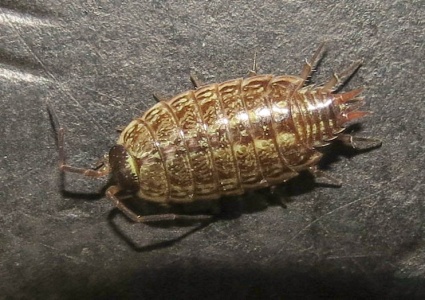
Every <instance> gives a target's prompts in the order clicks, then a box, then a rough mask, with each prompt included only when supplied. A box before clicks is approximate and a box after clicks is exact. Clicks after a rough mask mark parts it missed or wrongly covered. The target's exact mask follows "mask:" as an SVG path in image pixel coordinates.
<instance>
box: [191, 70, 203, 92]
mask: <svg viewBox="0 0 425 300" xmlns="http://www.w3.org/2000/svg"><path fill="white" fill-rule="evenodd" d="M190 81H191V82H192V84H193V87H194V88H195V90H197V89H198V88H199V87H200V86H203V85H205V83H203V82H202V81H201V80H199V78H198V76H196V75H195V74H193V73H191V74H190Z"/></svg>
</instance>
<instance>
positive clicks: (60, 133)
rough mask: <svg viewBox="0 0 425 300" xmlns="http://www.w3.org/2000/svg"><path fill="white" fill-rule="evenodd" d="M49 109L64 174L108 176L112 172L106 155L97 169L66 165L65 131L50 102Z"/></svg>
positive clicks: (60, 165)
mask: <svg viewBox="0 0 425 300" xmlns="http://www.w3.org/2000/svg"><path fill="white" fill-rule="evenodd" d="M47 109H48V111H49V115H50V118H51V120H52V122H53V126H54V129H55V131H56V130H57V144H58V151H59V169H60V170H61V171H63V172H70V173H78V174H83V175H84V176H89V177H95V178H97V177H102V176H105V175H108V174H109V172H110V170H109V162H108V155H105V156H104V157H103V158H101V159H100V160H99V161H98V163H97V164H96V167H95V168H94V169H84V168H76V167H73V166H70V165H67V164H66V162H65V149H64V129H63V127H61V126H60V124H59V121H58V118H57V116H56V113H55V111H54V109H53V107H52V105H51V104H50V103H49V102H47Z"/></svg>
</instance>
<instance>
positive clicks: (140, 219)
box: [106, 185, 212, 223]
mask: <svg viewBox="0 0 425 300" xmlns="http://www.w3.org/2000/svg"><path fill="white" fill-rule="evenodd" d="M119 191H120V189H119V187H118V186H116V185H113V186H111V187H109V188H108V189H107V190H106V197H108V198H109V199H110V200H111V201H112V202H113V203H114V205H115V206H116V207H117V208H118V209H119V210H121V211H122V212H123V213H124V214H125V215H126V216H127V217H128V218H129V219H130V220H132V221H133V222H136V223H149V222H161V221H172V220H206V219H211V218H212V216H206V215H194V216H191V215H177V214H162V215H150V216H139V215H138V214H136V213H135V212H134V211H132V210H131V209H130V208H128V207H127V206H126V205H125V204H124V203H123V202H122V201H121V200H120V199H119V198H118V197H117V195H116V194H117V193H118V192H119Z"/></svg>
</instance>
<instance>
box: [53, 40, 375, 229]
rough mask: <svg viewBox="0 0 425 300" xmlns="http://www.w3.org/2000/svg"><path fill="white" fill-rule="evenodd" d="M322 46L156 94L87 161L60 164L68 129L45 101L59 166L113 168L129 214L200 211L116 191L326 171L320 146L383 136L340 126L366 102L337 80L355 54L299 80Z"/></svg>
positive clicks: (190, 193)
mask: <svg viewBox="0 0 425 300" xmlns="http://www.w3.org/2000/svg"><path fill="white" fill-rule="evenodd" d="M323 48H324V43H322V44H321V45H320V46H319V48H318V49H317V50H316V52H315V53H314V54H313V56H312V58H311V59H310V60H306V62H305V64H304V66H303V68H302V71H301V73H300V75H299V76H292V75H279V76H274V75H258V74H257V73H256V63H255V58H254V66H253V70H252V71H251V72H250V76H249V77H247V78H245V79H244V78H240V79H234V80H229V81H225V82H222V83H213V84H206V85H202V84H200V83H199V82H198V81H197V80H195V79H194V78H193V77H192V81H193V83H194V85H195V89H194V90H189V91H186V92H184V93H181V94H178V95H177V96H175V97H172V98H171V99H168V100H161V101H159V102H158V103H157V104H155V105H154V106H152V107H151V108H150V109H148V110H147V111H146V112H145V113H143V114H142V115H141V116H140V117H138V118H136V119H134V120H133V121H131V122H130V124H129V125H128V126H127V127H125V129H124V130H122V132H121V134H120V136H119V138H118V141H117V143H116V145H114V146H113V147H112V148H111V149H110V151H109V154H106V155H105V156H104V157H103V159H102V160H101V162H100V165H99V166H98V167H97V168H94V169H85V168H79V167H74V166H70V165H68V164H66V162H65V151H64V129H63V128H62V127H61V126H60V125H59V123H58V120H57V117H56V114H55V112H54V110H53V109H52V107H51V105H50V104H48V108H49V113H50V115H51V116H52V119H53V123H54V124H55V127H56V128H57V139H58V149H59V164H60V170H61V171H64V172H71V173H80V174H83V175H85V176H89V177H96V178H98V177H103V176H106V175H108V174H111V175H112V177H113V182H114V183H113V185H111V186H110V187H109V188H108V189H107V190H106V197H107V198H108V199H110V200H112V202H113V203H114V204H115V206H116V207H117V208H118V209H120V210H121V211H122V212H123V213H124V214H125V215H126V216H127V217H129V218H130V219H131V220H133V221H134V222H155V221H163V220H174V219H191V218H197V216H196V215H181V214H168V213H167V214H156V215H144V216H142V215H139V214H138V213H136V212H135V211H134V210H132V209H130V207H128V206H127V205H125V203H124V202H123V201H122V199H123V197H126V196H131V197H132V199H134V200H133V201H139V200H140V201H149V202H156V203H159V204H162V205H172V204H176V203H180V204H184V203H190V202H194V201H206V200H213V199H218V198H220V197H221V196H225V195H241V194H243V193H244V192H246V191H247V190H255V189H260V188H264V187H272V186H275V185H278V184H281V183H284V182H286V181H288V180H289V179H291V178H293V177H295V176H297V175H298V174H299V173H300V172H301V171H308V172H310V173H311V174H312V175H313V176H315V177H325V178H326V179H327V180H328V181H331V182H333V183H334V184H338V183H339V182H338V181H337V180H335V179H334V178H333V177H332V176H330V175H328V174H326V173H325V172H324V171H321V170H319V169H318V162H319V160H320V159H321V157H322V155H323V154H322V153H321V152H320V148H321V147H324V146H325V145H328V144H329V143H332V142H333V141H335V140H340V141H342V142H343V143H344V144H347V145H349V146H351V147H353V148H357V149H362V150H363V149H369V148H374V147H379V146H380V145H381V141H380V140H378V139H374V138H365V137H356V136H352V135H350V134H348V133H345V132H344V129H345V128H346V125H347V124H348V123H349V122H350V121H353V120H357V119H359V118H361V117H363V116H365V115H367V114H368V112H365V111H359V110H358V109H359V108H360V107H361V106H362V105H363V104H364V98H363V97H360V96H359V95H360V93H361V92H362V90H363V89H362V88H358V89H354V90H352V91H349V92H343V93H336V92H335V90H336V89H337V88H338V87H339V86H340V84H341V83H342V82H343V81H344V80H345V79H346V78H348V77H350V76H351V75H352V74H353V73H354V71H355V70H357V68H358V67H359V66H360V64H361V62H360V61H357V62H355V63H353V64H352V65H351V66H350V67H348V68H347V69H346V70H344V71H342V72H341V73H339V74H333V76H332V78H331V79H330V80H329V81H327V82H326V83H324V84H323V85H319V86H313V85H305V83H306V80H307V78H308V77H309V76H310V74H311V72H312V67H313V66H314V65H315V64H316V63H317V61H318V59H319V57H320V54H321V53H322V51H323Z"/></svg>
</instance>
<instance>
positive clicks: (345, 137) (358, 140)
mask: <svg viewBox="0 0 425 300" xmlns="http://www.w3.org/2000/svg"><path fill="white" fill-rule="evenodd" d="M337 139H338V140H340V141H341V142H342V143H343V144H344V145H347V146H350V147H352V148H354V149H356V150H369V149H374V148H378V147H381V145H382V141H381V140H379V139H376V138H370V137H361V136H352V135H350V134H340V135H338V137H337Z"/></svg>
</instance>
